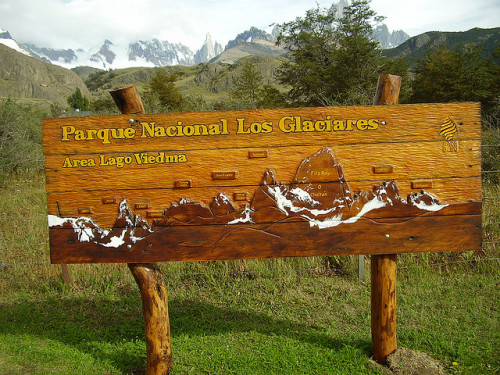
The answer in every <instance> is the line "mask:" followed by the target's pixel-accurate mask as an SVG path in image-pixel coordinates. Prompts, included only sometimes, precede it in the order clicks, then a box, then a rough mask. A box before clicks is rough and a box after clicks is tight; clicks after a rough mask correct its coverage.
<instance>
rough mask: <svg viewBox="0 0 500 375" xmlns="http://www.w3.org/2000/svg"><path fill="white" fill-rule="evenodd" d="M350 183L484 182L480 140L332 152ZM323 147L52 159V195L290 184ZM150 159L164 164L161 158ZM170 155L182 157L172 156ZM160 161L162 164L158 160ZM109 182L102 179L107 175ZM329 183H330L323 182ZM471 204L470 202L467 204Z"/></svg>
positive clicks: (356, 147) (337, 148)
mask: <svg viewBox="0 0 500 375" xmlns="http://www.w3.org/2000/svg"><path fill="white" fill-rule="evenodd" d="M325 146H328V147H330V148H331V149H332V151H333V153H334V154H335V156H336V159H337V161H338V162H339V163H341V164H342V167H343V169H344V172H345V174H346V178H347V179H348V180H349V181H350V182H351V183H355V182H357V181H365V180H372V181H373V180H381V179H383V178H389V179H394V180H405V179H434V178H450V177H479V176H480V175H481V159H480V153H479V152H478V151H477V152H476V151H469V150H471V149H472V150H478V149H479V147H480V142H479V141H478V140H469V141H463V142H461V143H460V147H461V150H460V152H457V153H452V152H444V151H443V144H442V142H419V143H396V144H392V143H378V144H368V145H359V144H355V145H339V146H330V145H325ZM320 148H321V147H318V146H290V147H281V148H270V149H269V156H268V157H267V158H265V159H255V158H248V150H247V149H241V148H240V149H225V150H198V151H186V152H184V153H183V155H186V159H187V161H186V162H177V163H175V162H174V163H156V162H155V163H151V164H138V163H137V162H136V157H139V156H135V155H137V154H133V153H132V154H106V155H101V156H96V155H92V154H82V155H79V156H78V159H83V160H88V159H92V160H95V163H96V166H95V167H77V168H64V167H63V165H64V163H65V160H66V159H67V158H68V157H67V156H47V158H46V175H47V190H48V191H50V192H53V191H74V190H82V187H83V186H84V187H85V190H112V189H139V188H142V189H148V188H174V187H175V181H177V180H191V181H192V186H193V187H205V186H214V184H215V183H214V175H213V174H214V173H218V172H223V171H227V172H229V173H230V172H234V171H237V172H238V173H237V175H234V176H233V175H231V176H229V177H228V178H223V177H220V178H216V179H217V180H218V181H217V183H216V184H217V186H234V185H253V186H257V185H259V183H260V179H261V177H262V175H263V174H264V173H265V172H266V171H267V170H268V169H272V170H274V172H275V174H276V175H277V177H278V178H279V180H280V181H282V182H284V183H288V182H290V181H291V180H292V179H293V177H294V176H295V172H296V168H297V167H298V166H299V164H300V163H301V162H302V160H303V159H305V158H307V157H309V156H310V155H312V154H314V153H315V152H317V151H318V150H319V149H320ZM150 155H151V156H154V157H156V158H163V159H164V156H163V155H162V154H161V153H158V152H150ZM171 155H177V154H174V153H172V154H171ZM120 156H121V157H124V156H129V157H130V159H131V164H124V165H123V166H122V167H121V168H118V167H116V166H109V165H99V163H100V160H101V159H102V160H104V161H106V162H108V163H109V160H110V158H115V159H116V158H118V157H120ZM159 160H160V159H159ZM380 165H391V166H392V173H385V174H386V175H387V176H382V177H381V176H379V174H380V173H376V171H374V167H375V166H380ZM104 174H105V175H106V178H103V175H104ZM323 181H328V179H323ZM467 199H468V198H467V197H465V200H467Z"/></svg>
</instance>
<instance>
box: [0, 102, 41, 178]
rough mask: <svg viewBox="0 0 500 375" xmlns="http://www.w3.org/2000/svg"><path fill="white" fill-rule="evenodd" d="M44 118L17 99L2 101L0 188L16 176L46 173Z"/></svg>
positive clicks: (0, 104) (0, 119)
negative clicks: (20, 172)
mask: <svg viewBox="0 0 500 375" xmlns="http://www.w3.org/2000/svg"><path fill="white" fill-rule="evenodd" d="M43 115H44V114H43V113H42V111H40V110H39V109H36V108H33V107H32V106H30V105H27V104H21V103H18V102H16V101H15V100H13V99H7V100H5V101H0V185H4V184H5V179H6V178H7V177H8V176H9V175H10V174H12V173H14V172H19V171H32V172H38V171H40V170H42V169H43V155H42V127H41V119H42V117H43Z"/></svg>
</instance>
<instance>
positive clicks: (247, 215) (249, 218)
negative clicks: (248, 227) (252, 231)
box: [228, 206, 254, 224]
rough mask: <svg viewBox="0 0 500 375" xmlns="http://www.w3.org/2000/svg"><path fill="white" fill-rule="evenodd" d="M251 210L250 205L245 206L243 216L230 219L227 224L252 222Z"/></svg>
mask: <svg viewBox="0 0 500 375" xmlns="http://www.w3.org/2000/svg"><path fill="white" fill-rule="evenodd" d="M252 212H253V210H252V209H251V208H250V207H248V206H245V209H244V210H243V212H242V214H243V215H244V216H243V217H238V218H236V219H234V220H231V221H230V222H229V223H228V224H238V223H249V224H254V221H253V220H252Z"/></svg>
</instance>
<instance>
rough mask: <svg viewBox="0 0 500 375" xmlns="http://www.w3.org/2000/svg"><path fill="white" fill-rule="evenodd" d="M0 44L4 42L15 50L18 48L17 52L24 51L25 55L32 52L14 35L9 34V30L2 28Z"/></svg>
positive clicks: (0, 30)
mask: <svg viewBox="0 0 500 375" xmlns="http://www.w3.org/2000/svg"><path fill="white" fill-rule="evenodd" d="M0 44H4V45H6V46H7V47H9V48H12V49H13V50H16V51H17V52H21V53H24V54H25V55H28V56H30V55H31V54H30V52H29V51H28V50H27V49H26V48H25V47H23V46H21V45H20V44H18V43H17V42H16V41H15V40H14V39H13V38H12V36H11V35H10V34H9V32H8V31H7V30H4V29H0Z"/></svg>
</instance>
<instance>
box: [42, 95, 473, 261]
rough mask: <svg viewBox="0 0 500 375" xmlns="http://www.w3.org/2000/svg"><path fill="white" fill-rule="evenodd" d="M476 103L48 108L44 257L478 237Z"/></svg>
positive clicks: (402, 248)
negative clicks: (126, 111)
mask: <svg viewBox="0 0 500 375" xmlns="http://www.w3.org/2000/svg"><path fill="white" fill-rule="evenodd" d="M480 131H481V130H480V108H479V105H478V104H475V103H460V104H422V105H398V106H367V107H322V108H300V109H274V110H248V111H227V112H226V111H225V112H199V113H169V114H158V115H120V116H103V117H82V118H59V119H46V120H44V122H43V148H44V153H45V165H46V177H47V196H48V214H49V218H48V223H49V226H50V245H51V259H52V262H53V263H88V262H125V263H135V262H156V261H195V260H222V259H248V258H269V257H285V256H317V255H321V256H323V255H339V254H343V255H346V254H379V253H401V252H420V251H464V250H474V249H480V248H481V158H480V136H481V134H480Z"/></svg>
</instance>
